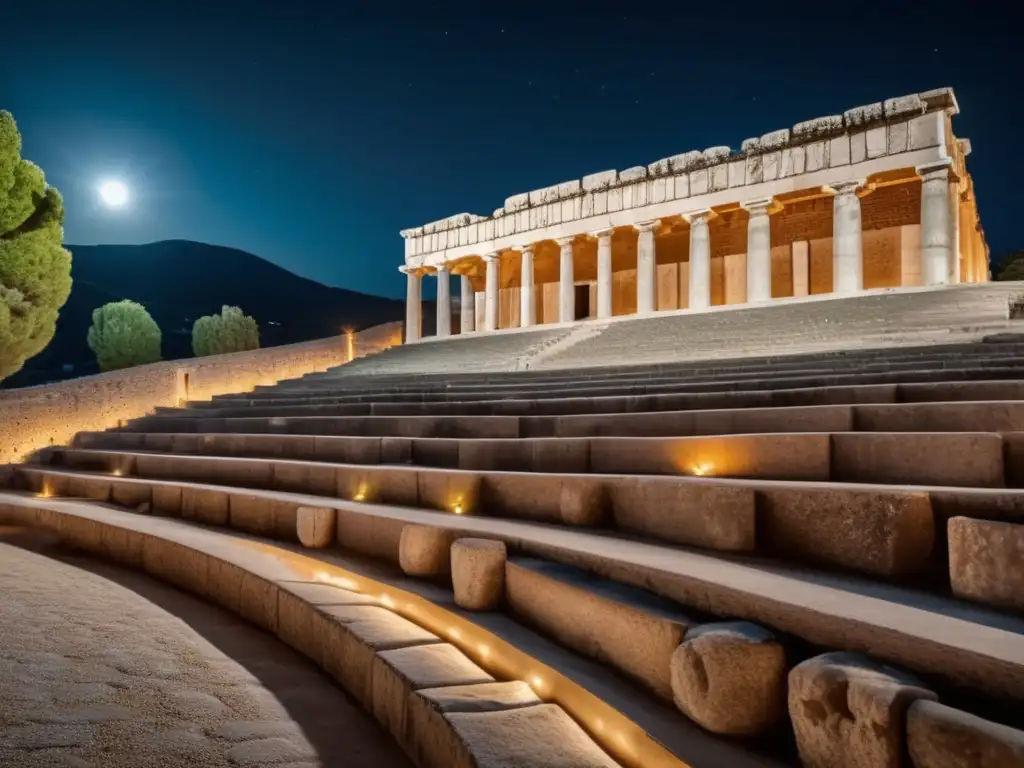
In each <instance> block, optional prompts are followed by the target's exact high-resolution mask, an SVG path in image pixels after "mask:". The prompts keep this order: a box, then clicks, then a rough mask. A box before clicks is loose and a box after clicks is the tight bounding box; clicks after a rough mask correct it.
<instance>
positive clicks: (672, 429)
mask: <svg viewBox="0 0 1024 768" xmlns="http://www.w3.org/2000/svg"><path fill="white" fill-rule="evenodd" d="M120 431H128V432H164V433H169V432H192V433H212V432H237V433H248V434H275V433H276V434H293V435H355V436H365V437H451V438H488V439H502V438H505V439H507V438H517V437H630V436H632V437H684V436H691V435H692V436H696V435H727V434H756V433H767V432H786V433H791V432H1021V431H1024V401H1018V400H1010V401H1007V400H990V401H958V402H921V403H877V404H875V403H871V404H853V405H809V406H776V407H769V408H755V407H750V408H741V409H710V410H682V411H680V410H675V411H657V412H641V413H597V414H568V415H552V416H487V415H485V416H477V415H440V416H438V415H432V416H250V417H243V416H232V417H225V418H219V417H205V418H204V417H203V416H201V415H200V416H196V415H194V414H188V415H184V414H176V415H173V416H169V415H162V416H144V417H142V418H139V419H135V420H133V421H131V422H129V423H128V424H127V425H125V426H124V427H122V428H121V429H120Z"/></svg>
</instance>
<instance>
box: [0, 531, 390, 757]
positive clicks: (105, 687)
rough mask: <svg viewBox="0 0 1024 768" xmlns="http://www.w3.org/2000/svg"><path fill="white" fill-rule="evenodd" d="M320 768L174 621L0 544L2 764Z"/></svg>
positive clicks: (75, 571) (114, 587)
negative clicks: (316, 767)
mask: <svg viewBox="0 0 1024 768" xmlns="http://www.w3.org/2000/svg"><path fill="white" fill-rule="evenodd" d="M140 578H144V577H140ZM160 588H161V589H163V588H164V587H163V586H162V585H161V586H160ZM183 599H190V598H183ZM211 610H213V609H212V608H211ZM242 631H243V632H252V633H257V634H258V633H259V631H258V630H256V629H254V628H248V627H245V628H243V629H242ZM268 641H269V642H273V643H276V642H277V641H276V640H272V639H271V638H269V637H266V638H265V640H264V642H268ZM281 652H286V653H289V654H290V651H288V650H287V649H284V648H283V647H282V649H281ZM295 661H296V663H297V664H299V665H300V666H302V665H304V662H303V661H302V660H301V659H299V658H298V657H295ZM250 666H251V665H250ZM299 671H301V672H303V673H304V674H312V675H317V674H318V673H317V671H316V670H313V669H309V670H305V669H300V670H299ZM319 682H320V683H321V684H323V685H326V684H327V682H328V681H326V680H322V681H319ZM328 693H330V694H331V695H338V696H341V695H342V694H340V692H334V691H330V690H328ZM341 703H342V705H343V706H342V707H341V708H340V709H337V710H335V712H334V713H335V714H336V715H337V716H338V717H339V718H340V719H344V718H345V717H346V715H347V716H349V717H350V718H352V719H354V720H357V721H358V722H357V723H355V728H354V729H353V730H356V732H357V733H358V734H363V733H365V734H366V735H365V737H364V738H365V739H366V740H367V741H374V740H381V739H386V737H384V736H383V734H381V733H379V732H375V730H374V728H373V724H371V723H369V720H368V718H367V717H366V716H365V714H364V713H362V712H361V711H358V710H355V709H354V708H353V707H351V705H348V704H345V701H344V700H342V702H341ZM345 707H347V710H348V711H346V709H345ZM367 725H370V726H371V727H370V728H369V729H367ZM344 746H345V748H346V749H348V750H349V754H350V755H351V758H350V759H349V760H345V761H344V762H343V763H339V762H338V761H337V760H336V757H332V758H331V759H330V764H331V765H345V766H370V765H373V766H377V765H381V766H385V765H386V766H391V765H395V766H399V765H404V764H405V762H404V760H401V759H397V760H389V759H387V757H388V755H387V753H388V752H389V751H390V747H391V745H383V746H385V747H387V748H388V749H385V750H384V754H381V753H380V752H381V750H380V749H378V748H377V747H376V746H375V745H373V744H370V745H369V746H367V745H360V744H358V743H353V744H351V745H344ZM396 757H397V755H396ZM326 762H327V760H325V759H323V758H322V757H321V756H320V755H319V754H318V751H317V749H316V748H315V747H314V746H313V745H312V744H311V743H310V741H309V740H308V739H307V737H306V735H305V734H304V732H303V729H302V727H300V725H299V724H298V723H296V722H295V721H294V720H293V719H292V718H291V716H290V715H289V713H288V711H287V710H286V709H285V708H284V707H283V706H282V704H281V703H280V702H279V701H278V699H277V698H275V696H274V695H273V694H272V693H271V692H270V691H269V690H267V688H265V687H264V686H263V685H262V684H261V683H260V681H259V680H258V679H257V678H256V677H254V676H253V675H252V674H251V673H250V672H249V671H247V670H246V669H245V668H244V667H243V666H241V665H240V664H238V663H237V662H235V661H234V660H233V659H231V658H229V657H228V656H226V655H225V654H224V653H222V652H221V651H220V650H218V648H217V647H215V646H214V645H212V644H211V643H210V642H208V641H207V640H206V639H205V638H204V637H203V636H202V635H200V634H198V633H197V632H196V631H195V630H193V629H192V627H190V626H189V625H188V624H186V623H185V622H184V621H182V620H181V619H180V618H177V617H176V616H174V615H172V614H171V613H168V612H166V611H165V610H163V609H162V608H160V607H158V606H157V605H155V604H154V603H152V602H150V601H148V600H147V599H145V598H144V597H142V596H140V595H139V594H137V593H136V592H134V591H131V590H129V589H126V588H125V587H122V586H120V585H118V584H116V583H114V582H113V581H110V580H108V579H106V578H103V577H102V576H99V575H97V574H96V573H93V572H91V571H89V570H84V569H80V568H76V567H75V566H74V565H70V564H68V563H66V562H61V561H59V560H54V559H51V558H48V557H46V556H44V555H42V554H39V553H36V552H31V551H26V550H24V549H20V548H17V547H13V546H10V545H8V544H4V543H0V765H3V766H7V765H11V766H18V768H36V767H37V766H38V768H52V767H53V766H71V767H72V768H89V766H93V767H97V766H102V767H103V768H122V766H123V767H124V768H128V767H129V766H130V767H131V768H143V767H145V766H160V767H161V768H164V767H165V766H188V767H189V768H207V767H208V766H209V767H211V768H212V767H214V766H218V767H219V766H225V767H227V766H275V767H279V766H286V765H293V766H304V767H306V768H313V767H314V766H321V765H323V764H324V763H326Z"/></svg>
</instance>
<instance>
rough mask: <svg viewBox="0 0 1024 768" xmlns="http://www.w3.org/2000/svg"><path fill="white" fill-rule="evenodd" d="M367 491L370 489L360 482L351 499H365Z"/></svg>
mask: <svg viewBox="0 0 1024 768" xmlns="http://www.w3.org/2000/svg"><path fill="white" fill-rule="evenodd" d="M369 491H370V489H369V488H367V487H366V483H360V484H359V487H358V488H357V489H356V492H355V495H354V496H352V501H366V495H367V494H368V493H369Z"/></svg>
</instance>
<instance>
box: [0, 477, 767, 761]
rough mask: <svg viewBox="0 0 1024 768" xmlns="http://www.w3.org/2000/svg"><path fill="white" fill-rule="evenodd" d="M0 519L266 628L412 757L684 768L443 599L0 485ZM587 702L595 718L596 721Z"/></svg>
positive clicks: (173, 524)
mask: <svg viewBox="0 0 1024 768" xmlns="http://www.w3.org/2000/svg"><path fill="white" fill-rule="evenodd" d="M0 523H3V524H7V525H10V524H17V525H24V526H30V527H38V528H44V529H48V530H51V531H54V532H56V533H57V534H58V535H60V537H61V539H62V540H63V541H64V542H65V543H66V544H68V545H70V546H72V547H75V548H77V549H81V550H84V551H86V552H89V553H90V554H94V555H98V556H101V557H105V558H108V559H110V560H113V561H114V562H117V563H119V564H121V565H123V566H128V567H131V568H136V569H139V570H144V571H146V572H148V573H149V574H150V575H152V576H154V577H156V578H159V579H162V580H164V581H167V582H169V583H171V584H173V585H174V586H177V587H180V588H182V589H185V590H187V591H190V592H193V593H195V594H197V595H199V596H201V597H204V598H206V599H209V600H211V601H213V602H215V603H217V604H219V605H221V606H223V607H225V608H227V609H228V610H231V611H233V612H235V613H238V614H239V615H240V616H242V617H243V618H245V619H247V620H249V621H251V622H253V623H255V624H256V625H257V626H260V627H262V628H263V629H265V630H267V631H268V632H271V633H272V634H275V635H277V637H278V638H279V639H280V640H282V641H283V642H285V643H287V644H289V645H291V646H292V647H293V648H295V649H296V650H297V651H299V652H300V653H303V654H304V655H306V656H308V657H309V658H310V659H311V660H312V661H313V662H314V663H316V664H318V665H319V666H321V667H322V668H324V670H325V671H326V672H328V673H329V674H331V675H332V676H333V677H335V679H336V680H337V681H338V682H339V683H340V684H341V685H342V686H343V687H345V688H346V689H347V690H348V691H349V693H350V694H352V695H353V696H354V697H355V698H356V699H357V700H358V701H359V702H360V703H361V704H362V705H363V706H364V707H366V708H367V709H368V710H369V711H370V712H371V713H372V714H374V715H375V717H376V718H377V720H378V721H379V722H380V724H381V725H382V726H383V727H384V728H385V729H386V730H388V731H389V732H390V733H391V735H392V736H393V737H394V738H395V739H396V740H397V741H398V743H399V744H400V745H401V746H402V747H403V749H404V750H405V751H406V752H407V753H408V754H409V756H410V757H411V758H412V759H413V761H414V763H415V764H416V765H418V766H422V767H423V768H442V767H444V766H453V767H454V766H458V767H459V768H472V766H476V765H484V764H487V765H492V764H501V765H510V766H511V765H515V766H522V768H548V767H551V766H560V767H561V768H616V766H628V767H629V768H633V767H635V768H640V766H646V765H651V766H658V767H659V768H685V763H683V762H682V761H681V760H680V759H679V758H678V757H676V756H675V755H674V754H673V753H672V752H670V751H668V750H666V749H665V748H664V747H663V746H662V745H661V744H658V743H656V742H655V741H653V740H652V739H651V738H650V737H648V736H646V734H645V733H644V732H643V730H642V729H641V728H639V727H638V726H637V725H636V724H635V723H633V722H632V721H631V720H629V718H627V717H626V716H625V715H623V714H622V713H621V712H619V711H617V710H615V709H614V708H612V707H610V706H609V705H608V704H606V703H605V702H602V701H600V700H599V699H597V698H596V697H595V696H594V695H593V694H591V693H590V692H589V691H587V690H585V689H583V688H581V687H580V686H578V685H576V684H574V683H573V682H572V681H571V680H569V679H568V678H566V677H564V676H563V675H561V673H559V672H557V671H556V670H554V669H551V668H549V667H547V666H546V665H544V664H543V663H542V662H540V661H539V660H536V659H533V658H531V657H530V656H528V655H527V654H526V653H524V652H523V651H521V650H518V649H516V657H515V662H513V660H512V659H510V658H507V657H498V656H497V653H496V654H495V655H494V657H493V658H491V657H490V654H485V655H484V656H485V657H486V658H484V657H482V656H481V654H480V652H479V645H478V644H479V642H480V640H481V639H483V640H485V641H490V642H491V644H493V647H495V648H496V649H497V648H500V647H502V646H503V645H505V644H504V643H502V642H501V641H500V639H499V638H497V637H494V636H492V635H490V633H487V632H486V631H485V630H483V629H482V628H479V627H474V629H475V630H476V631H475V632H474V633H473V634H474V639H475V641H476V644H474V645H471V644H470V643H469V642H464V643H463V644H462V648H459V647H457V646H455V645H453V644H451V643H449V642H445V640H444V639H442V635H439V634H437V633H438V632H442V633H443V636H449V633H448V632H446V631H444V630H445V629H447V628H448V627H451V626H452V624H453V623H455V624H458V625H460V626H461V625H464V624H465V623H466V622H464V621H462V620H461V619H460V618H459V617H458V616H457V615H455V614H452V613H451V612H450V611H447V610H445V609H443V608H440V607H438V606H437V605H435V604H428V605H429V606H430V608H429V613H428V615H427V617H426V618H421V619H420V621H421V622H423V625H418V624H415V623H413V622H412V621H410V620H409V619H408V618H404V617H403V615H402V614H401V613H400V612H399V611H398V610H396V607H388V606H389V604H390V605H391V606H395V602H392V601H391V600H390V599H389V600H384V601H382V600H381V599H380V598H378V597H376V595H378V594H380V591H381V590H385V591H386V592H387V593H389V594H391V595H394V596H395V597H396V598H402V599H403V602H405V601H406V600H415V599H416V596H415V595H411V594H407V593H402V592H401V591H400V590H397V589H394V588H392V587H389V585H387V584H382V583H380V582H375V581H374V580H373V579H371V578H367V577H364V576H361V575H360V576H359V577H358V584H357V583H355V581H354V580H353V579H348V578H346V577H345V575H343V574H345V573H346V572H345V571H343V570H341V569H338V568H336V567H332V566H330V565H329V564H325V563H323V562H321V561H318V560H315V559H311V558H307V557H304V556H302V555H298V554H296V553H294V552H289V551H285V550H277V549H276V548H274V547H270V546H266V545H257V546H254V542H251V541H244V540H240V539H236V538H234V537H230V536H225V535H223V534H220V533H216V532H214V531H210V530H201V529H197V528H194V527H191V526H185V525H182V524H181V523H180V522H178V521H174V520H166V519H159V518H154V517H150V516H144V515H135V514H130V513H125V512H119V511H117V510H112V509H105V508H100V507H96V506H94V505H91V504H84V503H81V502H68V501H59V500H56V499H30V498H24V497H18V496H13V495H10V494H5V493H0ZM334 574H338V575H337V576H334ZM338 582H345V583H346V585H347V587H345V588H343V587H340V586H336V584H337V583H338ZM353 590H358V591H353ZM370 595H374V596H373V597H371V596H370ZM421 602H425V601H421ZM424 625H425V626H424ZM466 634H467V636H468V635H469V634H470V633H469V632H467V633H466ZM481 664H482V665H485V666H490V667H491V668H492V669H493V670H494V671H495V673H496V674H498V675H501V676H502V677H503V678H504V679H505V680H507V681H508V682H498V681H496V679H495V677H494V676H492V675H491V674H489V673H488V672H487V671H485V669H483V668H481V666H480V665H481ZM536 670H544V672H543V674H544V675H545V677H546V678H547V679H548V680H549V681H550V683H549V688H548V689H546V694H547V698H548V701H549V702H550V701H551V700H552V699H553V700H554V703H545V702H544V701H542V700H541V699H540V698H538V696H537V695H536V694H535V693H534V692H533V691H532V690H531V689H530V687H529V686H528V685H527V684H526V683H524V682H523V680H524V679H527V678H529V677H530V676H531V673H532V674H534V675H535V673H536ZM510 672H512V673H515V672H518V673H519V680H515V678H514V677H511V676H510V675H509V673H510ZM510 677H511V679H510ZM563 704H564V706H566V707H568V708H569V711H570V713H571V715H572V716H570V715H569V714H567V713H566V711H565V709H563V707H562V705H563ZM595 710H596V711H597V712H599V713H600V715H599V716H600V717H601V718H602V721H601V723H600V725H601V726H605V725H606V726H607V730H606V728H605V727H596V725H595V724H596V723H597V722H598V720H597V718H598V715H595ZM578 723H583V724H584V726H586V727H588V728H589V729H590V730H591V731H593V732H594V734H595V736H596V738H597V739H598V740H599V741H600V742H601V743H600V744H599V743H597V742H595V740H594V739H592V738H591V737H590V736H588V734H587V732H586V731H585V730H584V729H583V728H582V727H581V726H580V725H579V724H578ZM527 733H528V734H529V737H530V738H529V740H528V741H524V740H523V738H522V737H523V735H525V734H527ZM613 735H616V736H617V737H618V738H617V739H613V738H611V737H612V736H613ZM538 745H543V747H539V746H538ZM602 747H606V748H607V751H606V750H605V749H603V748H602ZM609 753H611V754H609ZM611 755H615V756H616V757H617V758H621V759H623V761H624V762H622V763H619V762H616V760H614V759H613V758H612V756H611ZM731 758H732V760H734V761H738V764H739V765H744V766H746V765H749V766H754V765H769V764H770V763H766V762H765V761H762V760H759V759H757V758H756V756H755V757H753V759H751V760H749V761H747V760H744V756H743V755H742V753H740V752H739V751H736V750H734V751H733V754H732V755H731Z"/></svg>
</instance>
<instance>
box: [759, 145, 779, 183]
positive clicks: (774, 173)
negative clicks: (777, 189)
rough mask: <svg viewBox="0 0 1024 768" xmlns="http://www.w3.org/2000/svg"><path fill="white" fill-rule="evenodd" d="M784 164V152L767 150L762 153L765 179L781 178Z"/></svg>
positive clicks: (762, 169)
mask: <svg viewBox="0 0 1024 768" xmlns="http://www.w3.org/2000/svg"><path fill="white" fill-rule="evenodd" d="M781 165H782V152H781V151H777V152H765V153H764V155H762V166H761V175H762V177H763V180H764V181H775V180H776V179H777V178H779V169H780V167H781Z"/></svg>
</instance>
